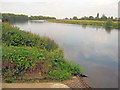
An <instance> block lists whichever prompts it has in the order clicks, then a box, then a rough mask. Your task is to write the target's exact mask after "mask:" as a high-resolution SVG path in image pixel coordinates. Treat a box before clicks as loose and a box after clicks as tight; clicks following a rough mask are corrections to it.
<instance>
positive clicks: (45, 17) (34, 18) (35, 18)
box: [29, 16, 56, 20]
mask: <svg viewBox="0 0 120 90" xmlns="http://www.w3.org/2000/svg"><path fill="white" fill-rule="evenodd" d="M47 19H56V18H55V17H49V16H30V17H29V20H47Z"/></svg>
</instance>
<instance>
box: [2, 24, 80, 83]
mask: <svg viewBox="0 0 120 90" xmlns="http://www.w3.org/2000/svg"><path fill="white" fill-rule="evenodd" d="M2 29H3V30H2V61H3V62H2V78H3V81H4V82H8V83H13V82H18V81H21V82H25V81H29V80H33V81H35V80H36V79H35V78H37V79H42V80H46V79H48V80H51V81H64V80H69V79H71V78H72V76H74V75H75V74H79V73H82V69H81V67H80V65H76V64H74V63H73V62H70V61H68V60H66V59H65V58H64V53H63V50H62V49H60V47H59V46H58V45H57V44H56V43H55V41H54V40H52V39H50V38H49V37H40V36H39V35H37V34H32V33H30V32H26V31H22V30H19V29H18V28H15V27H13V26H12V25H10V24H8V23H2Z"/></svg>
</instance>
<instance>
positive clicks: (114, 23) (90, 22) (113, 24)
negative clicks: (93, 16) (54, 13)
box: [47, 19, 120, 29]
mask: <svg viewBox="0 0 120 90" xmlns="http://www.w3.org/2000/svg"><path fill="white" fill-rule="evenodd" d="M47 21H49V22H54V23H68V24H79V25H93V26H102V27H105V28H112V29H120V26H118V22H117V21H112V22H111V24H110V25H109V26H108V25H106V23H107V21H95V20H63V19H57V20H47Z"/></svg>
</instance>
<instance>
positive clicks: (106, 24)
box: [105, 18, 113, 28]
mask: <svg viewBox="0 0 120 90" xmlns="http://www.w3.org/2000/svg"><path fill="white" fill-rule="evenodd" d="M112 25H113V23H112V20H111V19H110V18H109V19H108V20H107V22H106V23H105V27H106V28H112Z"/></svg>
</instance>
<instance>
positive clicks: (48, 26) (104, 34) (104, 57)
mask: <svg viewBox="0 0 120 90" xmlns="http://www.w3.org/2000/svg"><path fill="white" fill-rule="evenodd" d="M13 25H14V26H17V27H19V28H20V29H21V30H25V31H30V32H32V33H37V34H39V35H40V36H48V37H50V38H51V39H54V40H55V42H56V43H58V45H59V46H60V47H61V48H62V49H63V50H64V54H65V58H67V59H68V60H70V61H73V62H74V63H76V64H80V66H81V67H82V68H83V73H84V74H86V75H88V78H87V79H88V81H89V82H90V83H91V85H92V86H93V87H95V88H117V87H118V30H115V29H113V30H106V29H104V28H102V27H93V26H87V27H86V26H82V25H75V24H62V23H50V22H47V21H29V22H25V23H23V22H22V23H14V24H13Z"/></svg>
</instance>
